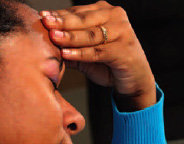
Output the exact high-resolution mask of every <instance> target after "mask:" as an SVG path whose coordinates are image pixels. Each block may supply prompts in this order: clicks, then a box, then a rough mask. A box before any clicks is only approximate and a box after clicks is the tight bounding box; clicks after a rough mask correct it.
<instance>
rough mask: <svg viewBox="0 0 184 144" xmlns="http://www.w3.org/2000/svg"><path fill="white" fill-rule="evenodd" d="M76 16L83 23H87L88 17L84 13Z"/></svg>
mask: <svg viewBox="0 0 184 144" xmlns="http://www.w3.org/2000/svg"><path fill="white" fill-rule="evenodd" d="M75 15H76V16H78V18H79V19H80V20H81V22H82V23H83V24H84V23H85V22H86V15H85V14H82V13H76V14H75Z"/></svg>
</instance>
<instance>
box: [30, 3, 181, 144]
mask: <svg viewBox="0 0 184 144" xmlns="http://www.w3.org/2000/svg"><path fill="white" fill-rule="evenodd" d="M29 1H30V2H31V4H32V6H33V7H34V8H35V9H36V10H38V11H40V10H56V9H64V8H68V7H71V6H72V5H83V4H90V3H94V2H96V1H97V0H73V1H72V0H29ZM107 1H108V2H109V3H111V4H113V5H119V6H122V7H123V8H124V9H125V10H126V11H127V14H128V16H129V19H130V22H131V24H132V26H133V28H134V30H135V33H136V34H137V37H138V39H139V40H140V42H141V44H142V46H143V49H144V51H145V53H146V55H147V58H148V61H149V62H150V65H151V68H152V70H153V73H154V75H155V78H156V81H157V83H158V84H159V86H160V87H161V88H162V89H163V91H164V93H165V106H164V107H165V110H164V116H165V131H166V138H167V140H168V141H169V144H184V141H183V140H182V139H184V133H183V130H184V117H183V116H182V115H183V114H184V95H183V87H184V84H183V82H184V70H183V69H184V58H183V53H182V51H183V48H184V46H183V38H184V36H183V34H184V1H182V0H154V1H152V0H128V1H124V0H123V1H122V0H114V1H113V0H107ZM60 92H61V93H62V95H63V97H64V98H65V99H66V100H68V101H69V102H70V103H71V104H72V105H73V106H74V107H76V108H77V110H78V111H80V112H81V113H82V114H83V115H84V117H85V119H86V128H85V129H84V131H83V132H81V133H80V134H79V135H77V136H73V137H72V139H73V143H74V144H93V143H94V144H110V143H111V137H112V112H111V103H110V89H109V88H103V87H100V86H98V85H95V84H93V83H92V82H90V81H89V80H87V79H86V78H85V77H84V76H83V75H82V74H80V73H79V72H77V71H75V70H70V69H67V70H66V73H65V75H64V78H63V81H62V83H61V86H60ZM104 97H105V98H104ZM99 107H101V109H99Z"/></svg>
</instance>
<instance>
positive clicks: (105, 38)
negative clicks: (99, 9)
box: [100, 26, 108, 44]
mask: <svg viewBox="0 0 184 144" xmlns="http://www.w3.org/2000/svg"><path fill="white" fill-rule="evenodd" d="M100 29H101V30H102V34H103V40H102V44H105V43H106V42H107V40H108V33H107V29H106V28H105V27H104V26H100Z"/></svg>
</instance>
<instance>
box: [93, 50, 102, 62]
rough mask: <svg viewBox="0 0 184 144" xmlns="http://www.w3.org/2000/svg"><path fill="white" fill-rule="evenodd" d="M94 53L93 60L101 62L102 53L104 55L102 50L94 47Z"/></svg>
mask: <svg viewBox="0 0 184 144" xmlns="http://www.w3.org/2000/svg"><path fill="white" fill-rule="evenodd" d="M93 51H94V57H93V60H94V61H99V60H100V56H101V53H102V48H99V47H94V48H93Z"/></svg>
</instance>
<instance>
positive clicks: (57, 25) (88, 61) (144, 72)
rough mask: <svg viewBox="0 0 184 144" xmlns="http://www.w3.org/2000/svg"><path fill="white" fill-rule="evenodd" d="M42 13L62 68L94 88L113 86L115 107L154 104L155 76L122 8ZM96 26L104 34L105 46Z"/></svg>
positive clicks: (79, 8)
mask: <svg viewBox="0 0 184 144" xmlns="http://www.w3.org/2000/svg"><path fill="white" fill-rule="evenodd" d="M40 15H41V16H43V19H42V22H43V24H44V26H45V27H46V28H47V29H48V30H50V38H51V40H52V41H53V43H54V44H56V45H59V46H61V48H62V57H63V58H64V59H65V60H67V61H66V65H67V66H68V67H72V68H77V69H78V70H79V71H81V72H83V73H84V74H85V75H86V76H87V77H88V78H89V79H91V80H92V81H93V82H95V83H96V84H99V85H102V86H113V87H114V88H115V89H116V91H117V93H118V94H116V97H115V100H116V101H117V102H118V103H119V102H120V103H119V104H118V105H119V106H118V107H121V105H122V104H123V103H126V104H127V103H128V107H129V103H131V104H130V105H131V107H133V109H143V108H145V107H148V106H151V105H153V104H154V103H156V90H155V80H154V76H153V74H152V72H151V69H150V66H149V64H148V61H147V59H146V56H145V54H144V51H143V49H142V47H141V45H140V43H139V41H138V39H137V37H136V35H135V33H134V31H133V29H132V27H131V24H130V22H129V20H128V17H127V14H126V12H125V11H124V9H123V8H121V7H117V6H112V5H110V4H108V3H107V2H104V1H99V2H97V3H95V4H91V5H87V6H75V7H72V8H69V9H65V10H57V11H52V12H46V11H43V12H41V13H40ZM100 26H103V27H105V28H106V29H107V32H108V39H107V41H106V43H105V44H102V41H103V38H104V37H103V34H102V30H101V28H100ZM64 47H65V48H64Z"/></svg>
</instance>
